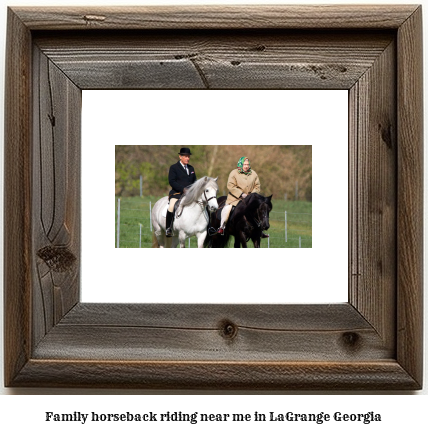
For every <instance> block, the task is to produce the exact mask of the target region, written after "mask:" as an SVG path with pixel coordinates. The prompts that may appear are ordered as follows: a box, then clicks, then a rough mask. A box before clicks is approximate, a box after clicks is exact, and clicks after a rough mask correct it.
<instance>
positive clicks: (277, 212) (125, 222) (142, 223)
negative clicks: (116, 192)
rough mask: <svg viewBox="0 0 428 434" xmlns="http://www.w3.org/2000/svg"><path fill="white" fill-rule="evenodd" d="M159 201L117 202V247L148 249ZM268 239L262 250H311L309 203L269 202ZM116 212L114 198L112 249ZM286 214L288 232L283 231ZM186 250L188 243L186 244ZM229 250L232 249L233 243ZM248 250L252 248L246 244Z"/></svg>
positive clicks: (134, 199)
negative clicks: (156, 205) (156, 204)
mask: <svg viewBox="0 0 428 434" xmlns="http://www.w3.org/2000/svg"><path fill="white" fill-rule="evenodd" d="M158 199H160V198H159V197H153V196H146V197H125V198H121V199H120V232H119V247H121V248H140V247H141V248H151V247H152V232H151V227H150V209H151V208H153V206H154V204H155V203H156V201H157V200H158ZM272 203H273V209H272V211H271V213H270V216H269V217H270V218H269V222H270V229H269V231H268V234H269V236H270V237H269V239H263V240H262V246H261V247H262V248H268V247H269V248H299V247H302V248H310V247H312V203H311V202H299V201H284V200H272ZM117 208H118V198H117V197H116V198H115V246H116V247H117ZM285 212H287V231H286V230H285V226H286V225H285ZM196 246H197V244H196V238H195V237H193V238H190V247H191V248H196ZM186 247H189V240H188V241H186ZM229 247H233V241H232V242H231V243H230V246H229ZM249 247H253V245H252V243H251V242H250V243H249Z"/></svg>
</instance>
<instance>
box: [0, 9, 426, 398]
mask: <svg viewBox="0 0 428 434" xmlns="http://www.w3.org/2000/svg"><path fill="white" fill-rule="evenodd" d="M421 17H422V12H421V7H420V6H409V5H405V6H392V5H388V6H371V5H366V6H311V7H309V6H271V7H262V6H260V7H253V6H246V7H232V6H230V7H226V6H222V7H215V6H210V7H179V8H178V7H137V8H92V7H80V8H18V7H17V8H13V9H9V10H8V29H7V59H6V119H5V228H6V230H5V276H4V286H5V299H4V300H5V384H6V386H13V387H17V386H39V387H41V386H63V387H71V386H73V387H135V388H221V389H232V388H235V389H242V388H252V389H253V388H254V389H255V388H258V389H272V388H274V389H284V390H286V389H290V390H291V389H312V390H315V389H366V390H372V389H419V388H421V387H422V291H423V289H422V288H423V287H422V218H423V214H422V213H423V200H422V199H423V197H422V188H423V179H422V170H423V167H422V160H423V158H422V157H423V156H422V152H423V149H422V140H423V137H422V135H423V132H422V25H421ZM90 88H91V89H93V88H111V89H113V88H155V89H156V88H158V89H162V88H178V89H189V88H192V89H194V88H199V89H204V88H210V89H220V88H232V89H238V88H250V89H260V88H264V89H286V88H293V89H299V88H301V89H305V88H316V89H329V88H333V89H348V90H349V125H350V127H349V131H350V133H349V156H350V157H349V198H350V199H349V246H350V247H349V302H348V303H343V304H337V305H301V306H295V305H283V306H281V305H261V306H255V305H168V304H165V305H147V304H146V305H145V304H141V305H140V304H135V305H99V304H84V303H81V302H80V301H79V291H80V289H79V288H80V274H79V258H80V110H81V90H82V89H90ZM100 272H103V271H102V270H100ZM322 284H323V285H328V282H322Z"/></svg>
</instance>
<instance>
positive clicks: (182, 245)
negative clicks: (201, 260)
mask: <svg viewBox="0 0 428 434" xmlns="http://www.w3.org/2000/svg"><path fill="white" fill-rule="evenodd" d="M178 242H179V244H180V248H181V249H184V248H185V247H186V234H185V232H184V231H180V232H179V234H178Z"/></svg>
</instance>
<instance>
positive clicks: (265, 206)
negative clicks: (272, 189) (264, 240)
mask: <svg viewBox="0 0 428 434" xmlns="http://www.w3.org/2000/svg"><path fill="white" fill-rule="evenodd" d="M271 199H272V195H270V196H268V197H265V198H263V200H262V201H261V202H260V205H259V207H258V208H257V211H256V215H257V220H258V221H259V222H260V227H261V229H262V230H263V231H267V230H268V229H269V228H270V224H269V213H270V212H271V211H272V201H271Z"/></svg>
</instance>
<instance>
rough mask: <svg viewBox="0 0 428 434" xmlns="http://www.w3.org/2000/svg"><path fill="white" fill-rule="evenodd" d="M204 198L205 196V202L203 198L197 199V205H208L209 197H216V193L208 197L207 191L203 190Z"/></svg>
mask: <svg viewBox="0 0 428 434" xmlns="http://www.w3.org/2000/svg"><path fill="white" fill-rule="evenodd" d="M204 198H205V202H204V201H203V200H201V201H199V200H198V203H199V205H201V207H205V206H208V202H209V201H210V200H211V199H217V195H214V196H211V197H210V198H207V193H206V191H205V190H204Z"/></svg>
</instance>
